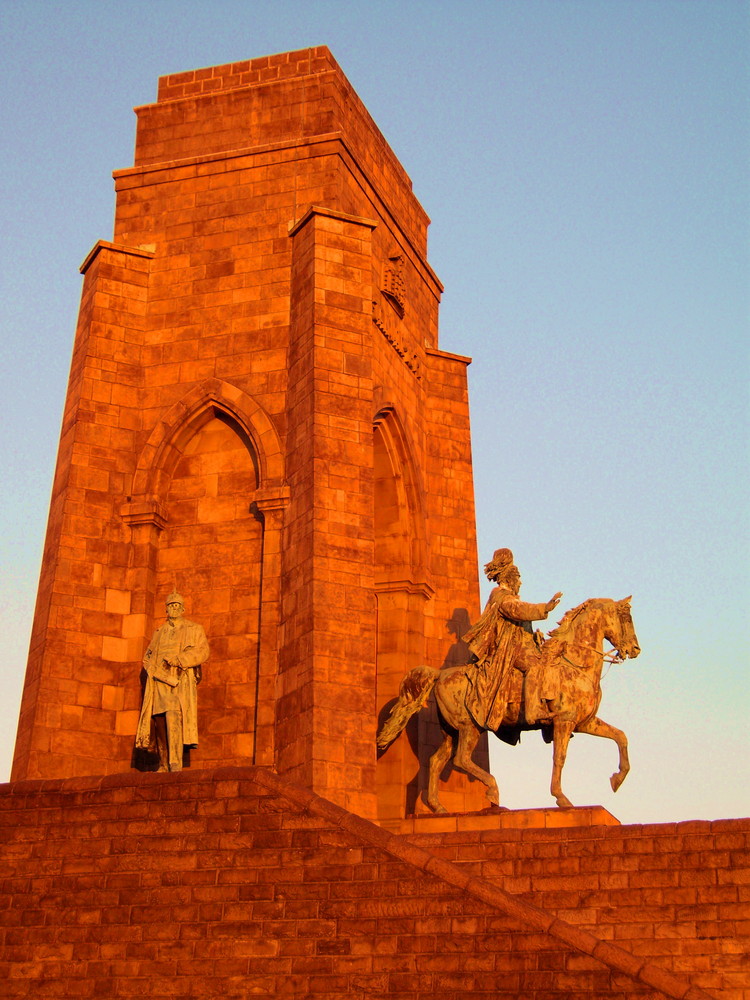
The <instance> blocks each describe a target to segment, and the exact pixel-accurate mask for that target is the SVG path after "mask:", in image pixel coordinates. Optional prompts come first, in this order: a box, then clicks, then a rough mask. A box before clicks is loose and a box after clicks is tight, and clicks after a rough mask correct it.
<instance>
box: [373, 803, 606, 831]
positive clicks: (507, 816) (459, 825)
mask: <svg viewBox="0 0 750 1000" xmlns="http://www.w3.org/2000/svg"><path fill="white" fill-rule="evenodd" d="M619 825H620V821H619V819H617V818H616V817H615V816H613V815H612V813H611V812H608V811H607V810H606V809H605V808H604V806H575V807H574V808H571V809H558V808H557V807H556V806H553V807H551V808H549V809H503V808H499V809H498V808H490V809H482V810H481V811H479V812H470V813H442V814H441V815H437V814H435V813H425V814H424V815H421V816H410V817H408V818H407V819H402V820H400V821H398V822H397V823H394V824H385V823H384V824H383V826H386V828H387V829H389V830H391V832H393V833H402V834H411V833H461V832H463V831H466V830H558V829H570V828H573V827H590V826H619Z"/></svg>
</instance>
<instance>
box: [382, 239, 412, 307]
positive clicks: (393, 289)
mask: <svg viewBox="0 0 750 1000" xmlns="http://www.w3.org/2000/svg"><path fill="white" fill-rule="evenodd" d="M382 291H383V295H385V296H386V298H387V299H388V301H389V302H390V304H391V305H392V306H393V308H394V309H395V310H396V312H397V313H398V315H399V317H400V318H401V319H403V318H404V312H405V309H406V285H405V284H404V255H403V254H400V253H397V254H393V255H392V256H391V257H389V258H388V264H387V265H386V268H385V272H384V274H383V289H382Z"/></svg>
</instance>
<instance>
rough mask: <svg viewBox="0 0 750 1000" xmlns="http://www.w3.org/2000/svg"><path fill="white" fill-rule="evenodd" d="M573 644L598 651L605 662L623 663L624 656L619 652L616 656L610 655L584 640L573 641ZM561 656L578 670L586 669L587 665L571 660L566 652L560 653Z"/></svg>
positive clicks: (580, 647) (593, 651)
mask: <svg viewBox="0 0 750 1000" xmlns="http://www.w3.org/2000/svg"><path fill="white" fill-rule="evenodd" d="M571 645H572V646H578V648H579V649H590V650H591V652H592V653H596V655H597V656H601V658H602V660H603V662H604V663H609V664H610V665H611V664H612V663H622V659H623V658H622V656H620V654H619V652H618V653H617V654H616V655H615V656H610V655H609V653H603V652H601V651H600V650H598V649H596V648H595V647H594V646H587V645H586V644H585V643H583V642H575V643H571ZM560 656H561V658H562V659H563V660H565V662H566V663H568V664H570V666H571V667H576V668H577V669H578V670H585V669H586V668H585V667H582V666H581V664H580V663H573V661H572V660H569V659H568V657H567V656H566V655H565V653H560Z"/></svg>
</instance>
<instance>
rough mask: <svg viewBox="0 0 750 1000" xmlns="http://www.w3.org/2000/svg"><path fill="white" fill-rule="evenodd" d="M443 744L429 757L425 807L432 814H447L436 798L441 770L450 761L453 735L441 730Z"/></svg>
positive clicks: (437, 797)
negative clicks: (428, 778)
mask: <svg viewBox="0 0 750 1000" xmlns="http://www.w3.org/2000/svg"><path fill="white" fill-rule="evenodd" d="M443 733H444V735H443V742H442V743H441V744H440V746H439V747H438V748H437V750H436V751H435V753H434V754H433V755H432V757H430V783H429V786H428V789H427V805H428V806H429V807H430V809H432V810H433V812H436V813H444V812H447V810H446V808H445V806H443V805H442V804H441V802H440V798H439V796H438V786H439V783H440V775H441V774H442V773H443V768H444V767H445V765H446V764H447V763H448V761H449V760H450V757H451V754H452V753H453V735H452V734H451V733H449V732H448V731H447V730H443Z"/></svg>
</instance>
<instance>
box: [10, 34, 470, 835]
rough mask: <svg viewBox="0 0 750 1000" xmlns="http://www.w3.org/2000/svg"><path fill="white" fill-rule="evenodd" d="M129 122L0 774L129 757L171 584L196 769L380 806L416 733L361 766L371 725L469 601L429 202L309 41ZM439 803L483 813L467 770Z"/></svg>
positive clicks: (95, 264)
mask: <svg viewBox="0 0 750 1000" xmlns="http://www.w3.org/2000/svg"><path fill="white" fill-rule="evenodd" d="M136 114H137V118H138V125H137V136H136V148H135V163H134V166H133V167H130V168H128V169H125V170H118V171H116V173H115V175H114V176H115V183H116V191H117V207H116V215H115V230H114V236H113V239H112V242H109V241H100V242H99V243H98V244H97V245H96V246H95V247H94V248H93V250H92V251H91V253H90V254H89V256H88V257H87V258H86V260H85V262H84V264H83V265H82V267H81V270H82V272H83V274H84V284H83V293H82V301H81V310H80V317H79V322H78V329H77V332H76V340H75V348H74V353H73V360H72V366H71V373H70V381H69V386H68V393H67V400H66V405H65V412H64V418H63V426H62V433H61V439H60V447H59V454H58V460H57V469H56V474H55V480H54V487H53V495H52V502H51V509H50V516H49V524H48V529H47V539H46V547H45V553H44V561H43V569H42V575H41V581H40V586H39V594H38V599H37V607H36V614H35V620H34V627H33V632H32V640H31V649H30V655H29V662H28V668H27V674H26V682H25V687H24V693H23V701H22V708H21V716H20V722H19V730H18V738H17V744H16V752H15V760H14V768H13V775H12V777H13V779H14V780H17V779H21V778H58V777H73V776H80V775H93V774H110V773H113V772H117V771H123V770H127V769H128V768H130V767H131V766H134V764H137V761H136V760H135V758H134V755H133V734H134V732H135V726H136V720H137V716H138V709H139V704H140V698H141V689H140V681H139V671H140V661H141V657H142V654H143V650H144V647H145V644H146V643H147V641H148V638H149V637H150V635H151V631H152V629H153V626H154V623H155V622H158V621H159V620H160V619H161V617H162V613H163V604H164V598H165V596H166V594H167V593H168V592H169V591H170V590H172V589H173V588H177V589H179V590H180V591H181V592H182V593H183V594H184V595H185V596H186V598H187V602H188V606H187V612H188V614H189V615H190V617H192V618H194V619H195V620H197V621H199V622H200V623H201V624H202V625H203V626H204V628H205V630H206V633H207V634H208V636H209V641H210V644H211V658H210V660H209V661H208V663H207V665H206V670H205V679H204V682H203V684H202V686H201V689H200V707H199V713H200V720H201V740H200V746H199V748H198V750H197V751H195V752H194V755H193V761H192V766H193V767H218V766H222V765H233V764H259V765H264V766H271V767H274V768H275V769H276V770H277V771H278V772H280V773H282V774H286V775H288V776H289V778H290V779H291V780H293V781H295V782H296V783H298V784H301V785H305V786H307V787H310V788H312V789H313V790H315V791H316V792H318V793H320V794H322V795H324V796H326V797H328V798H330V799H333V800H334V801H336V802H338V803H340V804H341V805H343V806H345V807H346V808H348V809H351V810H353V811H355V812H358V813H359V814H360V815H363V816H366V817H369V818H372V819H377V820H379V821H380V822H381V823H384V824H386V825H388V824H390V825H393V824H395V823H397V821H398V819H399V818H400V817H403V816H404V815H407V814H409V813H410V812H413V811H414V810H415V809H418V808H419V802H418V798H417V793H418V788H419V780H420V778H419V770H420V766H423V765H424V762H425V758H426V755H427V754H428V752H429V750H430V748H431V747H432V746H433V745H434V742H435V733H434V731H433V729H434V723H433V724H431V723H429V722H427V723H425V722H421V723H420V724H417V723H416V722H415V723H414V725H413V726H411V727H410V729H409V731H408V737H409V738H408V739H405V738H402V739H401V740H400V741H399V743H398V744H394V746H392V747H391V748H390V749H389V750H388V751H387V752H386V753H385V754H384V755H382V757H381V759H380V760H378V759H377V757H376V752H375V742H374V740H375V731H376V726H377V721H378V715H379V713H382V711H383V710H384V707H387V705H388V703H389V702H390V700H391V699H392V698H393V697H394V696H395V694H396V692H397V690H398V684H399V681H400V679H401V677H402V676H403V674H404V673H405V672H406V671H407V670H408V669H410V668H411V667H413V666H416V665H418V664H419V663H423V662H424V663H428V664H430V665H432V666H438V667H439V666H441V665H442V664H445V663H450V662H456V657H457V656H458V657H459V658H460V655H461V643H460V638H461V632H462V629H463V628H464V627H465V622H466V621H468V619H469V618H471V619H474V618H475V617H476V613H477V610H478V608H477V604H478V586H477V565H476V539H475V526H474V501H473V490H472V470H471V450H470V438H469V413H468V400H467V387H466V366H467V362H468V359H467V358H463V357H459V356H456V355H453V354H448V353H445V352H443V351H441V350H440V349H439V347H438V337H437V329H438V304H439V301H440V293H441V285H440V282H439V281H438V279H437V278H436V276H435V274H434V273H433V271H432V270H431V268H430V266H429V264H428V263H427V259H426V251H427V226H428V221H429V220H428V219H427V216H426V215H425V213H424V211H423V209H422V208H421V206H420V205H419V203H418V201H417V200H416V198H415V197H414V195H413V193H412V189H411V183H410V181H409V178H408V177H407V175H406V173H405V172H404V170H403V168H402V167H401V165H400V164H399V162H398V160H397V159H396V157H395V156H394V154H393V153H392V151H391V150H390V148H389V146H388V145H387V143H386V142H385V140H384V138H383V136H382V135H381V134H380V132H379V131H378V129H377V127H376V126H375V124H374V123H373V121H372V119H371V118H370V116H369V115H368V113H367V111H366V109H365V108H364V106H363V105H362V103H361V101H360V100H359V99H358V97H357V95H356V94H355V93H354V91H353V90H352V88H351V86H350V84H349V83H348V81H347V80H346V78H345V77H344V75H343V74H342V72H341V70H340V69H339V67H338V66H337V64H336V62H335V61H334V59H333V58H332V56H331V54H330V53H329V52H328V50H327V49H326V48H324V47H320V48H314V49H307V50H303V51H300V52H291V53H285V54H282V55H278V56H272V57H267V58H262V59H254V60H251V61H248V62H243V63H234V64H232V65H226V66H217V67H213V68H208V69H203V70H197V71H194V72H188V73H181V74H177V75H175V76H168V77H163V78H162V79H161V80H160V81H159V91H158V98H157V101H156V103H155V104H150V105H147V106H145V107H140V108H137V109H136ZM422 714H424V713H422ZM445 798H446V802H447V803H448V804H449V805H451V806H452V808H455V809H457V810H458V809H461V810H464V809H467V808H481V807H482V806H484V805H485V799H484V795H483V788H482V787H481V786H479V787H478V786H477V785H476V784H474V783H469V782H468V781H467V780H466V779H465V778H463V776H461V775H459V774H454V775H453V776H452V779H451V782H450V785H449V789H448V791H447V792H446V795H445Z"/></svg>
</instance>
